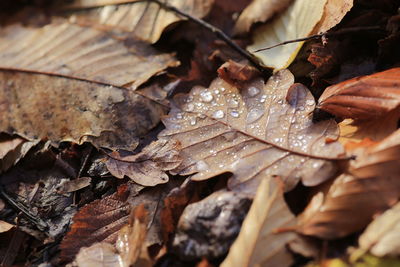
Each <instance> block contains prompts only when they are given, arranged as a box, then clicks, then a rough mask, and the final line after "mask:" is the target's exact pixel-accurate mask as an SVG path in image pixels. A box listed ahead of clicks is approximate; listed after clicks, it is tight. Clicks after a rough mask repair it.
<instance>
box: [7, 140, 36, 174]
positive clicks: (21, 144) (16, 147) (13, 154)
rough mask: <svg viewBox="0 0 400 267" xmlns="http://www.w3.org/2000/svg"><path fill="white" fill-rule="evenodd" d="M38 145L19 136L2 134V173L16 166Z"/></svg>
mask: <svg viewBox="0 0 400 267" xmlns="http://www.w3.org/2000/svg"><path fill="white" fill-rule="evenodd" d="M37 143H38V142H28V141H26V140H25V139H23V138H20V137H18V136H9V135H5V134H0V173H1V172H4V171H6V170H8V169H9V168H10V167H11V166H13V165H15V164H16V163H17V162H18V161H19V160H20V159H21V158H23V157H24V156H25V155H26V153H28V151H29V150H30V149H31V148H32V147H33V146H35V145H36V144H37Z"/></svg>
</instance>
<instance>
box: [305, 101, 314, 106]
mask: <svg viewBox="0 0 400 267" xmlns="http://www.w3.org/2000/svg"><path fill="white" fill-rule="evenodd" d="M306 105H307V106H313V105H314V100H312V99H308V100H307V101H306Z"/></svg>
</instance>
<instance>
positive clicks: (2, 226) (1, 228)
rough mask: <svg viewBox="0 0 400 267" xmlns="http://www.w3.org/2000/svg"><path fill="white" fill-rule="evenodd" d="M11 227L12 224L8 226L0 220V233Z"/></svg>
mask: <svg viewBox="0 0 400 267" xmlns="http://www.w3.org/2000/svg"><path fill="white" fill-rule="evenodd" d="M13 227H14V225H12V224H10V223H8V222H5V221H2V220H0V233H4V232H7V231H9V230H10V229H11V228H13Z"/></svg>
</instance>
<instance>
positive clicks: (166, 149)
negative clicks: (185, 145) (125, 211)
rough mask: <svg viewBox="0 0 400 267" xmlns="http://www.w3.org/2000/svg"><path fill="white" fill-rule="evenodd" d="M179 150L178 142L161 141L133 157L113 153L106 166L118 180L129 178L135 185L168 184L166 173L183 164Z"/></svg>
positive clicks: (153, 143)
mask: <svg viewBox="0 0 400 267" xmlns="http://www.w3.org/2000/svg"><path fill="white" fill-rule="evenodd" d="M178 150H179V144H178V142H175V143H173V142H167V140H162V139H159V140H158V141H157V142H152V143H151V144H150V145H148V146H146V147H145V148H144V149H143V150H142V151H141V152H140V153H139V154H136V155H133V156H126V157H120V156H119V155H118V154H117V153H113V154H112V155H110V157H108V159H107V161H106V166H107V169H108V170H109V171H110V173H111V174H112V175H113V176H115V177H117V178H124V176H128V177H129V178H131V179H132V180H133V181H134V182H135V183H138V184H141V185H144V186H154V185H157V184H163V183H166V182H168V179H169V178H168V175H167V174H166V173H165V172H166V171H168V170H172V169H174V168H176V167H177V166H178V165H179V164H180V162H181V160H180V158H179V152H178Z"/></svg>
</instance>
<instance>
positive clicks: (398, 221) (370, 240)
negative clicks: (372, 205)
mask: <svg viewBox="0 0 400 267" xmlns="http://www.w3.org/2000/svg"><path fill="white" fill-rule="evenodd" d="M399 230H400V203H398V204H396V205H395V206H394V207H392V208H391V209H389V210H387V211H385V212H384V213H383V214H382V215H380V216H379V217H377V218H376V219H375V220H374V221H372V223H371V224H370V225H368V227H367V229H366V230H365V231H364V233H363V234H362V235H361V236H360V239H359V245H360V248H361V249H363V250H368V251H370V252H371V253H372V254H373V255H375V256H378V257H384V256H398V255H400V236H399V234H400V231H399Z"/></svg>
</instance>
